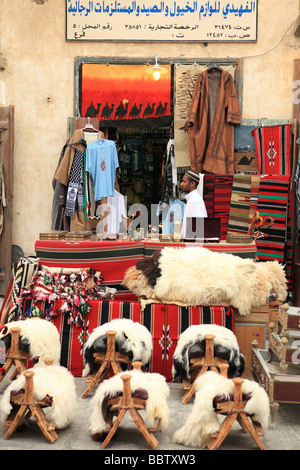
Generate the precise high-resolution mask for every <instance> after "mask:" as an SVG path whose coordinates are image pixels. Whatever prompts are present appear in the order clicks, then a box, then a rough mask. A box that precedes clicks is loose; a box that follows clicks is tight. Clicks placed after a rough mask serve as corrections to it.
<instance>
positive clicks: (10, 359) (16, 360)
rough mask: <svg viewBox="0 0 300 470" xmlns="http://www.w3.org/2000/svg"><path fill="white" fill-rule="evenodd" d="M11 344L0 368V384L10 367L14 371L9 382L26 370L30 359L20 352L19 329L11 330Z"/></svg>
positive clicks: (26, 353) (26, 354)
mask: <svg viewBox="0 0 300 470" xmlns="http://www.w3.org/2000/svg"><path fill="white" fill-rule="evenodd" d="M10 331H11V342H10V348H9V349H8V351H7V353H6V360H5V363H4V364H3V366H2V368H1V372H2V373H1V374H0V382H1V381H2V380H3V378H4V377H5V375H6V374H7V372H8V371H9V369H10V368H11V367H12V366H15V367H16V369H15V370H14V372H13V373H12V375H11V377H10V380H13V379H14V378H16V376H17V375H18V374H22V372H24V371H25V370H26V369H27V361H28V360H29V359H30V354H29V353H28V352H24V351H21V350H20V344H19V343H20V332H21V328H18V327H13V328H11V330H10Z"/></svg>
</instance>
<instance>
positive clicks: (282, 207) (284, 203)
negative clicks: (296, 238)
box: [256, 175, 290, 263]
mask: <svg viewBox="0 0 300 470" xmlns="http://www.w3.org/2000/svg"><path fill="white" fill-rule="evenodd" d="M289 191H290V177H289V176H284V175H283V176H264V177H261V179H260V187H259V195H258V201H257V210H258V212H259V214H260V215H261V216H262V217H263V218H265V217H272V218H273V219H274V224H273V226H272V227H270V228H266V229H264V228H263V229H262V234H263V237H262V238H259V239H257V242H256V244H257V256H258V258H259V259H260V260H264V261H276V260H277V261H279V262H282V263H284V262H285V254H286V246H285V245H286V241H287V238H286V237H287V221H288V204H289V197H290V194H289Z"/></svg>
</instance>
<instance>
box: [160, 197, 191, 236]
mask: <svg viewBox="0 0 300 470" xmlns="http://www.w3.org/2000/svg"><path fill="white" fill-rule="evenodd" d="M184 209H185V204H184V202H183V201H180V199H169V204H162V203H161V202H159V204H158V208H157V212H156V215H159V214H160V213H162V233H163V234H171V235H173V233H174V222H176V220H177V216H178V220H179V222H182V219H183V214H184Z"/></svg>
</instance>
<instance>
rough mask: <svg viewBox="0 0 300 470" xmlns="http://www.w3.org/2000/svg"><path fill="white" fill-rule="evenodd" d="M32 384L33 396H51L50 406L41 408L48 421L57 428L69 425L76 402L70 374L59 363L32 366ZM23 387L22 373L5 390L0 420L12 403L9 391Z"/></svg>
mask: <svg viewBox="0 0 300 470" xmlns="http://www.w3.org/2000/svg"><path fill="white" fill-rule="evenodd" d="M28 370H32V371H34V373H35V374H34V376H33V384H34V397H35V398H36V399H37V400H42V399H43V398H44V397H45V396H46V395H49V396H51V397H52V398H53V402H52V406H50V407H47V408H43V411H44V413H45V415H46V418H47V420H48V421H51V422H52V421H53V422H54V423H55V424H56V428H57V429H63V428H66V427H67V426H69V425H70V424H71V423H72V422H73V421H74V420H75V418H76V416H77V412H78V403H77V398H76V389H75V381H74V377H73V376H72V374H71V373H70V372H69V371H68V370H67V369H66V368H65V367H62V366H59V365H50V366H45V367H37V366H34V367H33V368H32V369H28ZM24 387H25V376H24V373H23V374H21V375H19V376H18V377H17V378H16V380H14V381H13V382H12V383H11V384H10V385H9V386H8V387H7V388H6V390H5V392H4V394H3V397H2V399H1V402H0V417H1V422H4V421H5V420H6V418H7V416H8V415H9V413H10V411H11V409H12V405H11V403H10V393H11V391H18V390H21V389H22V388H24Z"/></svg>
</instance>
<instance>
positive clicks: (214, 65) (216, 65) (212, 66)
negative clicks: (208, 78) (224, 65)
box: [207, 64, 223, 72]
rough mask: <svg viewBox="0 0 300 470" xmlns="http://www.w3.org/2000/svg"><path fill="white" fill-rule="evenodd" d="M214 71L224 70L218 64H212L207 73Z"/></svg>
mask: <svg viewBox="0 0 300 470" xmlns="http://www.w3.org/2000/svg"><path fill="white" fill-rule="evenodd" d="M212 69H217V70H220V71H221V72H222V70H223V69H221V67H220V66H219V65H218V64H211V65H210V66H209V67H208V69H207V72H209V71H210V70H212Z"/></svg>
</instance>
